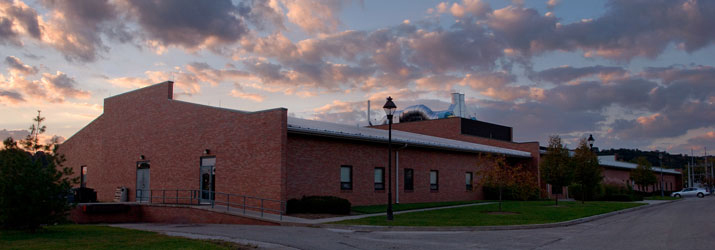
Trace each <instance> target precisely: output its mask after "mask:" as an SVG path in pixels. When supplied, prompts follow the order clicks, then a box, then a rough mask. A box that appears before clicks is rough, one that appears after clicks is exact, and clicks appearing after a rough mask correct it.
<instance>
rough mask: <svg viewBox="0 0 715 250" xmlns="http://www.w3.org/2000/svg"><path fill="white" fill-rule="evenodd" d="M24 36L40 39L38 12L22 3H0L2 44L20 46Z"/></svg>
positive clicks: (0, 38) (0, 36)
mask: <svg viewBox="0 0 715 250" xmlns="http://www.w3.org/2000/svg"><path fill="white" fill-rule="evenodd" d="M23 34H27V35H28V36H30V37H33V38H36V39H39V38H40V26H39V23H38V18H37V12H36V11H35V10H34V9H32V8H30V7H28V6H27V5H26V4H25V3H23V2H21V1H0V43H3V44H12V45H16V46H20V45H22V42H21V39H20V36H21V35H23Z"/></svg>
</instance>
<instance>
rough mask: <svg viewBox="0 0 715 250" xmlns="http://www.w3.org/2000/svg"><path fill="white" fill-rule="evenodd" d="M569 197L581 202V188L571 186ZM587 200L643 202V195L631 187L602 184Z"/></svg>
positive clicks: (587, 196) (588, 195)
mask: <svg viewBox="0 0 715 250" xmlns="http://www.w3.org/2000/svg"><path fill="white" fill-rule="evenodd" d="M569 195H570V196H571V197H573V198H574V199H576V200H581V196H582V194H581V187H580V186H579V185H571V186H569ZM586 198H587V200H594V201H642V200H643V194H641V193H639V192H635V191H633V189H631V188H630V187H629V186H622V185H614V184H602V185H600V186H599V187H598V188H597V190H594V191H593V192H591V193H590V194H586Z"/></svg>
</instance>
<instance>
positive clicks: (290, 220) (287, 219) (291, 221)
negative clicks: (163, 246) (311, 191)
mask: <svg viewBox="0 0 715 250" xmlns="http://www.w3.org/2000/svg"><path fill="white" fill-rule="evenodd" d="M488 204H494V202H481V203H473V204H464V205H454V206H445V207H433V208H421V209H413V210H405V211H399V212H394V213H393V214H403V213H413V212H422V211H431V210H437V209H448V208H457V207H469V206H481V205H488ZM195 207H196V208H198V209H205V210H209V211H214V212H219V213H227V214H233V215H240V216H246V217H250V218H255V219H260V220H267V221H272V222H277V223H280V224H281V225H316V224H323V223H329V222H336V221H343V220H353V219H361V218H365V217H372V216H387V213H374V214H360V215H349V216H337V217H330V218H322V219H306V218H299V217H293V216H287V215H283V216H282V218H281V216H280V215H277V214H270V213H264V214H263V215H261V213H260V212H257V211H251V210H246V211H245V212H244V211H243V210H242V209H236V208H232V209H233V210H228V211H227V209H226V207H225V206H214V207H213V208H211V207H208V206H195Z"/></svg>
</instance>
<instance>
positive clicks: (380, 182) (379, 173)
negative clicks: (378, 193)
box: [375, 168, 385, 190]
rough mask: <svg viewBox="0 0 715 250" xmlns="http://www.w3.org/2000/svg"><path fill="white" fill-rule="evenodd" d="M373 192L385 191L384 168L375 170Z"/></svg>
mask: <svg viewBox="0 0 715 250" xmlns="http://www.w3.org/2000/svg"><path fill="white" fill-rule="evenodd" d="M375 190H385V168H375Z"/></svg>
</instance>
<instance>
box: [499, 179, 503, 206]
mask: <svg viewBox="0 0 715 250" xmlns="http://www.w3.org/2000/svg"><path fill="white" fill-rule="evenodd" d="M501 190H502V188H501V184H499V212H501Z"/></svg>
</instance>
